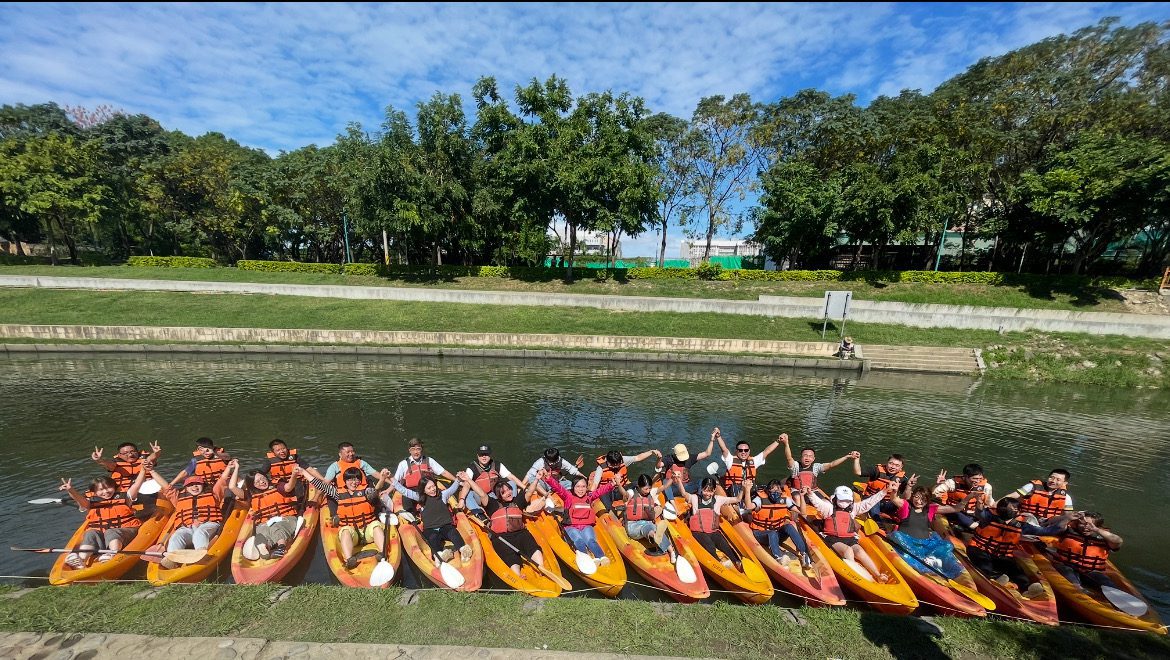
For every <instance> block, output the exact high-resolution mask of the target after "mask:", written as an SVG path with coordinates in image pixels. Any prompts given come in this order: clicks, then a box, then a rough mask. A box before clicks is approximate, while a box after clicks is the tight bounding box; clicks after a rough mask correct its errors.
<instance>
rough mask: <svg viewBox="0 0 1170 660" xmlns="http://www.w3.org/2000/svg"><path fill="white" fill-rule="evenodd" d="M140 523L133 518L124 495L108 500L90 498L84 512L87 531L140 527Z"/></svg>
mask: <svg viewBox="0 0 1170 660" xmlns="http://www.w3.org/2000/svg"><path fill="white" fill-rule="evenodd" d="M141 525H142V521H141V520H139V519H138V518H135V517H134V507H133V506H131V505H130V503H129V502H127V501H126V494H125V493H117V494H115V495H114V496H113V497H111V498H109V499H105V500H102V499H98V498H96V497H92V498H90V500H89V509H88V510H87V511H86V512H85V526H86V528H87V529H97V530H103V531H104V530H107V529H118V528H120V527H140V526H141Z"/></svg>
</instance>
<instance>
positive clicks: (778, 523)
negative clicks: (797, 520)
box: [748, 488, 792, 532]
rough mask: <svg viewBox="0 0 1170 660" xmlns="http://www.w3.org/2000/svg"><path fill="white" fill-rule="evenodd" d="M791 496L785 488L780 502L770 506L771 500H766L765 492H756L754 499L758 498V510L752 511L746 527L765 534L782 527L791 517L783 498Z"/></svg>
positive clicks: (766, 492)
mask: <svg viewBox="0 0 1170 660" xmlns="http://www.w3.org/2000/svg"><path fill="white" fill-rule="evenodd" d="M791 496H792V491H790V490H788V489H787V488H785V489H784V492H783V494H782V495H781V499H780V501H779V502H777V503H776V504H772V500H770V499H768V491H767V490H765V489H761V490H758V491H756V497H759V498H760V508H758V509H756V510H754V511H752V517H751V519H750V520H748V526H749V527H751V528H752V529H754V530H757V531H760V532H767V531H771V530H776V529H780V528H781V527H783V526H784V524H785V523H787V522H788V520H789V519H790V518H791V517H792V514H791V513H789V511H788V503H787V502H786V501H785V498H788V497H791Z"/></svg>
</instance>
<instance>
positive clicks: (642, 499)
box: [626, 491, 654, 522]
mask: <svg viewBox="0 0 1170 660" xmlns="http://www.w3.org/2000/svg"><path fill="white" fill-rule="evenodd" d="M634 520H654V503H653V502H652V501H651V500H650V496H649V495H643V494H641V493H639V492H636V491H635V492H634V496H633V497H631V498H630V499H629V501H627V502H626V522H631V521H634Z"/></svg>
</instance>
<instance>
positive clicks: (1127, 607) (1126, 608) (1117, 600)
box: [1101, 587, 1150, 616]
mask: <svg viewBox="0 0 1170 660" xmlns="http://www.w3.org/2000/svg"><path fill="white" fill-rule="evenodd" d="M1101 594H1102V595H1104V596H1105V599H1106V600H1108V601H1109V603H1110V604H1112V605H1113V607H1116V608H1117V609H1118V610H1121V611H1122V612H1125V613H1126V614H1128V615H1130V616H1143V615H1144V614H1145V613H1146V611H1147V610H1149V609H1150V608H1149V605H1147V604H1146V602H1145V601H1143V600H1142V599H1140V598H1138V597H1137V596H1134V595H1133V594H1131V593H1128V592H1125V591H1122V590H1121V589H1117V588H1115V587H1101Z"/></svg>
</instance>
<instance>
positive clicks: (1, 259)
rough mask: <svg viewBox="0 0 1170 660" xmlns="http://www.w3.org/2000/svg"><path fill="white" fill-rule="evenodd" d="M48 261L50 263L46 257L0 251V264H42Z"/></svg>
mask: <svg viewBox="0 0 1170 660" xmlns="http://www.w3.org/2000/svg"><path fill="white" fill-rule="evenodd" d="M48 263H52V260H51V259H49V258H48V257H36V256H32V255H28V254H8V253H7V252H0V266H43V265H45V264H48Z"/></svg>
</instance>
